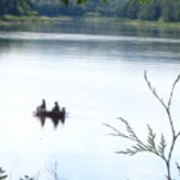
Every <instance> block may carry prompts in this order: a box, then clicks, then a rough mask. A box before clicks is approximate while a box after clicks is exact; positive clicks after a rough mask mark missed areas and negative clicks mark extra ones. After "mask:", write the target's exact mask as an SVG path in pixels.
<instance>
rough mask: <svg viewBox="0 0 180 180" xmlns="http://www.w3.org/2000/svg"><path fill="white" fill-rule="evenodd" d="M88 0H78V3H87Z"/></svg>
mask: <svg viewBox="0 0 180 180" xmlns="http://www.w3.org/2000/svg"><path fill="white" fill-rule="evenodd" d="M85 3H86V0H77V4H79V5H81V4H85Z"/></svg>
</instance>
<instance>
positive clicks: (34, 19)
mask: <svg viewBox="0 0 180 180" xmlns="http://www.w3.org/2000/svg"><path fill="white" fill-rule="evenodd" d="M72 19H85V20H87V21H95V22H107V21H108V22H109V21H110V22H112V23H119V24H126V25H131V26H137V27H141V26H146V27H155V28H165V29H166V28H167V29H179V30H180V23H175V22H163V21H144V20H131V19H125V18H117V17H88V16H85V17H70V16H58V17H48V16H12V15H4V16H0V26H4V25H13V24H21V23H56V22H60V21H69V20H72Z"/></svg>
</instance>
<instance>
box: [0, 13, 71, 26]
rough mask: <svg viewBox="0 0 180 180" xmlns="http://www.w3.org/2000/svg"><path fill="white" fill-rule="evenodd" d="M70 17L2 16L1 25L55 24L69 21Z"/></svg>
mask: <svg viewBox="0 0 180 180" xmlns="http://www.w3.org/2000/svg"><path fill="white" fill-rule="evenodd" d="M69 19H71V18H70V17H64V16H62V17H48V16H12V15H4V16H0V25H11V24H21V23H54V22H57V21H62V20H69Z"/></svg>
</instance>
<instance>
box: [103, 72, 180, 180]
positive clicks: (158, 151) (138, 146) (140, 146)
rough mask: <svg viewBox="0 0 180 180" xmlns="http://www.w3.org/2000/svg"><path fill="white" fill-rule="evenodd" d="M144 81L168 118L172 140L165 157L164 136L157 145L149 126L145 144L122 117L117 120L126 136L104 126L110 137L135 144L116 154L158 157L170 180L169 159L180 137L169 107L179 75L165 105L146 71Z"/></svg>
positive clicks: (179, 168)
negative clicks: (139, 154) (109, 130)
mask: <svg viewBox="0 0 180 180" xmlns="http://www.w3.org/2000/svg"><path fill="white" fill-rule="evenodd" d="M144 79H145V81H146V83H147V85H148V88H149V89H150V91H151V93H152V94H153V95H154V96H155V97H156V99H157V100H158V101H159V102H160V104H161V105H162V106H163V107H164V109H165V111H166V114H167V116H168V121H169V125H170V129H171V134H172V140H171V142H170V148H169V149H168V150H167V156H166V155H165V150H166V146H167V143H166V139H165V136H164V135H163V134H162V135H161V139H160V141H159V143H156V133H155V132H154V131H153V129H152V128H151V127H150V126H149V125H147V127H148V136H147V142H143V141H141V140H140V138H139V137H138V136H137V134H136V133H135V131H134V130H133V128H132V127H131V126H130V125H129V123H128V121H127V120H125V119H124V118H122V117H120V118H118V119H120V121H121V122H122V123H123V124H124V125H125V127H126V131H127V132H126V133H127V134H125V133H123V132H121V131H119V130H118V129H116V128H115V127H114V126H111V125H110V124H105V123H104V125H105V126H107V127H108V128H110V129H111V130H112V131H113V133H111V134H110V135H112V136H119V137H122V138H126V139H128V140H130V141H133V142H134V143H135V145H132V146H131V147H130V148H127V149H126V150H121V151H117V152H116V153H118V154H125V155H131V156H132V155H135V154H137V153H140V152H149V153H152V154H154V155H156V156H159V157H160V158H161V159H162V160H163V161H164V163H165V164H166V169H167V175H166V177H167V179H168V180H172V178H171V168H170V163H171V158H172V154H173V150H174V147H175V143H176V140H177V139H178V137H179V136H180V131H179V132H178V133H176V131H175V127H174V123H173V119H172V116H171V105H172V99H173V95H174V91H175V87H176V85H177V83H178V82H179V81H180V74H179V75H178V76H177V77H176V79H175V81H174V82H173V84H172V87H171V90H170V94H169V98H168V102H167V103H165V102H164V100H163V99H162V98H160V96H159V95H158V93H157V91H156V89H155V88H154V87H153V86H152V84H151V82H150V81H149V79H148V78H147V72H146V71H145V72H144ZM176 165H177V168H178V170H179V171H180V167H179V165H178V164H176Z"/></svg>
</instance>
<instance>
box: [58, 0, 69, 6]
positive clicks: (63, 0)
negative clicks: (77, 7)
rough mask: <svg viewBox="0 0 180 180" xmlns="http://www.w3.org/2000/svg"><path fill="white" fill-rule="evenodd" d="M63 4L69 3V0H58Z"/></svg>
mask: <svg viewBox="0 0 180 180" xmlns="http://www.w3.org/2000/svg"><path fill="white" fill-rule="evenodd" d="M60 1H61V2H62V3H63V4H65V5H66V6H67V5H68V4H69V0H60Z"/></svg>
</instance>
